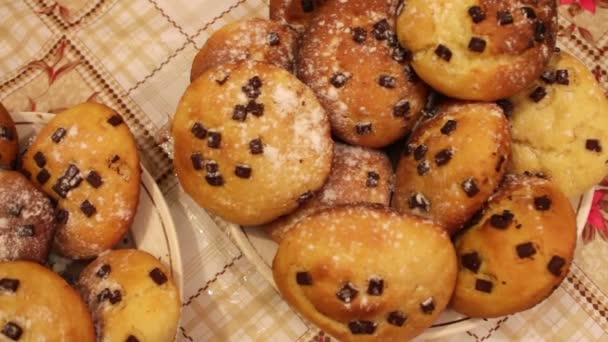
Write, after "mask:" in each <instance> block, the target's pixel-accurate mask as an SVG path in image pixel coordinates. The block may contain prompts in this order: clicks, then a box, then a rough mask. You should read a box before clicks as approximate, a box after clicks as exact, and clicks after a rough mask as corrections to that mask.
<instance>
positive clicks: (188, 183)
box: [173, 62, 333, 225]
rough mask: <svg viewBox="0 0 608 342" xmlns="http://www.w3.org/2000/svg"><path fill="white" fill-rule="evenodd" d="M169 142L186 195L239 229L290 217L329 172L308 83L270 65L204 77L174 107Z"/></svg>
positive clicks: (327, 144)
mask: <svg viewBox="0 0 608 342" xmlns="http://www.w3.org/2000/svg"><path fill="white" fill-rule="evenodd" d="M173 138H174V139H175V159H174V163H175V169H176V171H177V175H178V177H179V180H180V182H181V184H182V186H183V187H184V189H185V190H186V192H187V193H188V194H190V195H191V196H192V198H194V200H196V201H197V202H198V203H199V204H200V205H201V206H202V207H204V208H206V209H208V210H209V211H210V212H212V213H214V214H217V215H219V216H222V217H223V218H225V219H226V220H228V221H231V222H234V223H237V224H243V225H258V224H264V223H268V222H270V221H272V220H274V219H276V218H278V217H279V216H281V215H285V214H288V213H290V212H291V211H293V210H294V209H296V208H297V207H298V206H299V205H300V204H302V203H305V202H306V201H308V200H309V199H310V198H312V197H313V194H314V192H315V191H317V190H319V189H320V188H321V187H322V186H323V184H324V183H325V181H326V179H327V177H328V176H329V172H330V169H331V161H332V155H333V141H332V140H331V136H330V126H329V120H328V118H327V114H326V113H325V110H324V109H323V107H321V105H320V104H319V102H318V101H317V99H316V97H315V95H314V94H313V92H312V91H310V89H308V87H306V85H304V84H303V83H302V82H300V81H299V80H298V79H297V78H296V77H295V76H293V75H292V74H290V73H289V72H287V71H286V70H284V69H281V68H279V67H276V66H273V65H270V64H264V63H254V62H243V63H240V64H224V65H222V66H220V67H217V68H214V69H210V70H208V71H207V72H205V73H204V74H203V75H202V76H201V77H199V78H198V79H196V80H195V81H194V82H193V83H192V84H191V85H190V86H189V87H188V89H187V90H186V93H185V94H184V96H183V98H182V99H181V101H180V103H179V106H178V108H177V113H176V114H175V118H174V120H173Z"/></svg>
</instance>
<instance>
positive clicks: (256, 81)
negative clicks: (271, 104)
mask: <svg viewBox="0 0 608 342" xmlns="http://www.w3.org/2000/svg"><path fill="white" fill-rule="evenodd" d="M247 85H250V86H252V87H253V88H254V89H260V88H262V85H263V83H262V79H261V78H260V77H259V76H253V77H252V78H250V79H249V81H247Z"/></svg>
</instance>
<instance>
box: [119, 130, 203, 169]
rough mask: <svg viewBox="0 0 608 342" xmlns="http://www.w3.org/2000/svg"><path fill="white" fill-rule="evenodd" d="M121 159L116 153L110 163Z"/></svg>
mask: <svg viewBox="0 0 608 342" xmlns="http://www.w3.org/2000/svg"><path fill="white" fill-rule="evenodd" d="M205 134H206V133H205ZM119 160H120V157H119V156H117V155H114V157H113V158H112V160H110V163H112V164H114V163H116V162H118V161H119Z"/></svg>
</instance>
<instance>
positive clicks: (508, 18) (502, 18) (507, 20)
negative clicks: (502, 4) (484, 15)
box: [496, 11, 513, 26]
mask: <svg viewBox="0 0 608 342" xmlns="http://www.w3.org/2000/svg"><path fill="white" fill-rule="evenodd" d="M496 17H498V23H499V24H500V25H503V26H504V25H509V24H513V15H512V14H511V12H509V11H498V13H496Z"/></svg>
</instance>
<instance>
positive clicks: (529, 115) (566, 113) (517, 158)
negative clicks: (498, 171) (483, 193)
mask: <svg viewBox="0 0 608 342" xmlns="http://www.w3.org/2000/svg"><path fill="white" fill-rule="evenodd" d="M558 76H560V77H558ZM543 78H544V79H545V80H543V79H539V80H537V81H536V82H534V83H533V84H531V85H530V86H529V87H527V88H526V89H525V90H524V91H522V92H521V93H519V94H518V95H516V96H514V97H513V98H511V99H510V100H511V104H512V107H513V109H512V111H513V118H512V126H513V142H514V143H513V164H512V166H513V167H512V169H513V171H514V172H519V173H522V172H525V171H529V172H533V173H538V172H542V173H544V174H545V175H547V176H548V177H550V178H551V179H552V180H553V181H554V182H555V184H556V185H557V186H558V187H559V188H560V189H561V190H562V191H563V192H565V193H566V195H568V196H577V195H580V194H581V193H583V192H585V191H587V190H589V189H590V188H591V187H592V186H594V185H595V184H598V183H599V182H600V181H601V180H602V179H603V178H604V177H605V176H606V175H607V174H608V100H607V99H606V95H605V94H604V91H603V89H602V87H601V86H600V85H599V84H598V83H597V81H596V80H595V78H594V77H593V75H592V74H591V72H590V71H588V70H587V68H586V67H585V65H584V64H583V63H581V62H580V61H578V60H577V59H576V58H574V57H573V56H571V55H569V54H568V53H565V52H560V53H557V54H555V57H554V58H553V59H552V60H551V64H550V65H549V66H548V67H547V69H546V72H545V74H544V76H543Z"/></svg>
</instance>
